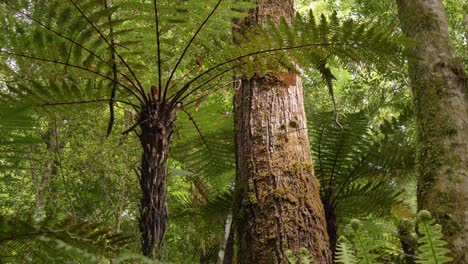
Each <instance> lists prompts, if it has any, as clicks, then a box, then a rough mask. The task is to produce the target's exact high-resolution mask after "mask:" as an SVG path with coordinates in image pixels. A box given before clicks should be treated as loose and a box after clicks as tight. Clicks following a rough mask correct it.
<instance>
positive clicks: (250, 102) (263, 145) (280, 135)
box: [234, 0, 332, 263]
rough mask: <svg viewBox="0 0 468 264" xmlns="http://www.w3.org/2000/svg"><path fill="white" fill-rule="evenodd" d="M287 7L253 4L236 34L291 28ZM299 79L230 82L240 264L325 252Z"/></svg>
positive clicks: (318, 256) (320, 258) (281, 74)
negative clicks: (273, 25)
mask: <svg viewBox="0 0 468 264" xmlns="http://www.w3.org/2000/svg"><path fill="white" fill-rule="evenodd" d="M293 12H294V11H293V1H292V0H288V1H282V0H274V1H259V3H258V5H257V7H256V9H255V10H251V11H250V13H249V16H248V17H247V18H246V19H245V20H244V21H242V22H240V23H239V26H240V31H243V30H244V29H245V28H252V27H253V26H254V25H255V24H256V23H260V24H261V25H265V24H266V23H267V20H268V18H272V19H273V20H275V21H276V22H278V21H279V20H280V18H284V19H286V21H288V22H290V21H291V20H292V16H293ZM302 93H303V91H302V84H301V78H300V76H299V75H298V74H297V73H294V72H290V71H287V70H281V71H278V72H270V73H267V74H266V75H265V76H263V77H260V76H258V75H255V76H254V77H252V78H250V79H247V78H242V79H239V80H237V82H236V84H235V99H234V104H235V105H234V116H235V118H234V119H235V121H234V122H235V131H236V134H235V142H236V156H237V176H236V177H237V179H236V181H237V188H238V198H237V199H238V201H237V202H238V206H239V209H238V215H237V219H236V221H237V226H238V241H239V253H238V255H239V261H240V263H288V256H287V253H286V252H287V250H291V251H292V252H293V254H299V252H300V251H304V249H305V250H306V251H307V252H308V254H310V255H311V256H313V258H314V259H315V261H316V263H331V255H332V254H331V251H330V248H329V243H328V235H327V230H326V223H325V213H324V209H323V205H322V203H321V201H320V195H319V185H318V182H317V179H316V178H315V176H314V172H313V165H312V158H311V154H310V147H309V140H308V136H307V126H306V116H305V112H304V102H303V94H302Z"/></svg>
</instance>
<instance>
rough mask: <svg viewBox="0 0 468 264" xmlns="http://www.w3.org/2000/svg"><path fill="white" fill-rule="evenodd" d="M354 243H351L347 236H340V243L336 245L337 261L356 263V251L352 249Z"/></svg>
mask: <svg viewBox="0 0 468 264" xmlns="http://www.w3.org/2000/svg"><path fill="white" fill-rule="evenodd" d="M351 247H352V245H351V244H349V241H348V240H347V239H346V238H345V237H343V236H342V237H340V238H339V239H338V245H337V247H336V256H335V262H336V263H341V264H356V263H358V262H357V259H356V257H355V254H356V253H355V252H354V251H353V250H352V249H351Z"/></svg>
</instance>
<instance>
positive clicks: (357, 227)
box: [350, 219, 378, 264]
mask: <svg viewBox="0 0 468 264" xmlns="http://www.w3.org/2000/svg"><path fill="white" fill-rule="evenodd" d="M350 225H351V228H352V230H353V235H354V239H353V242H354V247H355V249H356V257H357V258H358V259H359V263H365V264H372V263H376V262H375V259H376V258H377V257H378V255H377V254H375V253H374V252H373V251H374V250H375V249H376V248H377V247H378V244H376V243H375V241H374V240H373V239H372V238H370V237H369V235H368V233H367V232H366V231H365V230H364V229H363V228H362V223H361V221H359V220H357V219H353V220H351V224H350Z"/></svg>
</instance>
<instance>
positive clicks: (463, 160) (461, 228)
mask: <svg viewBox="0 0 468 264" xmlns="http://www.w3.org/2000/svg"><path fill="white" fill-rule="evenodd" d="M397 4H398V12H399V16H400V21H401V26H402V29H403V31H404V33H405V34H406V35H407V36H408V37H410V38H412V39H414V40H415V41H416V42H417V43H416V45H415V46H414V47H413V48H412V49H411V51H412V53H413V55H415V57H416V58H410V62H409V74H410V78H411V82H412V84H411V85H412V91H413V96H414V105H415V110H416V120H417V125H418V141H419V164H420V180H419V186H418V207H419V209H427V210H429V211H430V212H431V213H432V214H433V215H434V217H435V218H436V220H437V221H438V222H439V223H440V224H441V225H442V227H443V233H444V236H445V239H446V240H447V241H448V242H449V247H450V249H451V250H452V251H453V256H454V258H455V261H454V262H455V263H468V208H467V207H468V147H467V143H468V92H467V79H466V75H465V71H464V69H463V66H462V65H461V63H460V62H459V61H458V60H457V59H456V58H455V54H454V49H453V47H452V45H451V41H450V36H449V33H448V25H447V18H446V15H445V10H444V6H443V3H442V0H397Z"/></svg>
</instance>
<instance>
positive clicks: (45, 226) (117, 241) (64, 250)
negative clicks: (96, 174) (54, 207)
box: [0, 216, 131, 263]
mask: <svg viewBox="0 0 468 264" xmlns="http://www.w3.org/2000/svg"><path fill="white" fill-rule="evenodd" d="M0 229H1V230H2V231H1V232H0V258H1V259H2V260H5V261H7V262H9V263H15V262H16V261H19V262H21V263H51V262H52V263H60V262H62V261H65V260H67V259H75V260H82V261H86V262H87V263H101V262H100V261H99V260H98V259H97V258H96V257H95V256H96V255H97V254H99V255H102V256H107V257H109V256H110V254H113V253H116V252H118V251H119V250H120V248H121V247H125V245H127V244H128V243H129V242H130V241H131V240H130V239H129V237H127V236H125V235H122V234H113V233H112V231H111V230H110V229H107V228H103V227H101V226H99V225H97V224H91V223H78V224H73V223H71V219H65V220H62V221H55V220H53V219H50V218H48V219H44V220H43V221H41V222H35V221H34V220H33V219H31V218H26V219H20V218H18V217H11V216H1V217H0Z"/></svg>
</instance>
